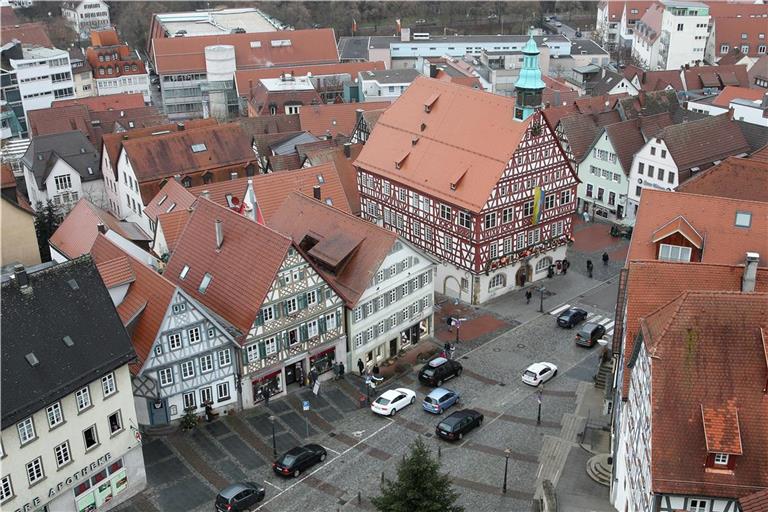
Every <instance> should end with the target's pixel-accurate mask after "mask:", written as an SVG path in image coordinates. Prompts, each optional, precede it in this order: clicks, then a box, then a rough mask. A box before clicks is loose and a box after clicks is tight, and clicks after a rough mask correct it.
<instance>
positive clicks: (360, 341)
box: [355, 332, 363, 348]
mask: <svg viewBox="0 0 768 512" xmlns="http://www.w3.org/2000/svg"><path fill="white" fill-rule="evenodd" d="M362 346H363V333H361V332H359V333H357V334H355V348H360V347H362Z"/></svg>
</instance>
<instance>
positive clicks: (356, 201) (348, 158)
mask: <svg viewBox="0 0 768 512" xmlns="http://www.w3.org/2000/svg"><path fill="white" fill-rule="evenodd" d="M362 149H363V145H362V144H352V143H345V144H344V145H343V146H341V147H338V146H337V147H333V148H325V149H316V150H314V151H307V159H306V161H307V163H308V164H309V165H310V167H313V166H318V165H322V164H324V163H327V162H333V164H334V166H335V167H336V172H337V173H338V175H339V180H340V181H341V186H342V188H343V189H344V194H345V195H346V196H347V201H349V208H350V210H351V211H352V215H355V216H358V217H359V216H360V213H361V211H360V191H359V190H358V189H357V169H355V165H354V162H355V160H356V159H357V157H358V155H360V151H362Z"/></svg>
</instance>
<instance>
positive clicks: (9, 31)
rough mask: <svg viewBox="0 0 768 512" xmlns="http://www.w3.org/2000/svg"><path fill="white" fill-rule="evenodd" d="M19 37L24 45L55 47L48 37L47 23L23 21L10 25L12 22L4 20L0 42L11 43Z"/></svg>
mask: <svg viewBox="0 0 768 512" xmlns="http://www.w3.org/2000/svg"><path fill="white" fill-rule="evenodd" d="M14 39H17V40H18V41H21V43H22V45H33V46H45V47H46V48H53V43H51V39H50V38H49V37H48V28H47V27H46V26H45V23H22V24H21V25H13V26H11V25H10V22H7V21H5V20H3V30H2V35H1V36H0V44H7V43H10V42H11V41H12V40H14Z"/></svg>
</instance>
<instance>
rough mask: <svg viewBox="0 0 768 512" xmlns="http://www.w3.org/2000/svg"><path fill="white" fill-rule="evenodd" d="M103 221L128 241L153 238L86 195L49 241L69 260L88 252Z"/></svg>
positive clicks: (143, 240) (145, 240) (142, 240)
mask: <svg viewBox="0 0 768 512" xmlns="http://www.w3.org/2000/svg"><path fill="white" fill-rule="evenodd" d="M99 224H104V225H105V226H106V227H107V228H108V229H110V230H112V231H114V232H115V233H117V234H118V235H120V236H121V237H123V238H125V239H126V240H132V241H140V242H147V241H149V240H151V239H152V237H150V236H149V235H147V234H146V233H144V232H143V231H142V229H141V228H140V227H139V226H138V225H137V224H134V223H133V222H122V221H120V220H119V219H117V218H115V217H114V216H113V215H112V214H111V213H109V212H107V211H105V210H102V209H100V208H98V207H96V206H95V205H93V204H92V203H91V202H90V201H88V200H87V199H84V198H83V199H80V200H79V201H78V202H77V204H76V205H75V207H74V208H72V210H71V211H70V212H69V214H67V216H66V217H65V218H64V221H63V222H62V223H61V225H60V226H59V227H58V229H57V230H56V232H55V233H54V234H53V236H52V237H51V238H50V240H49V243H50V244H51V245H52V246H53V247H54V248H55V249H56V250H57V251H59V252H60V253H62V254H63V255H64V256H66V257H67V258H69V259H73V258H77V257H79V256H82V255H83V254H88V253H89V252H90V251H91V247H92V246H93V243H94V241H95V240H96V237H97V236H98V234H99V228H98V226H99ZM129 229H130V231H129ZM137 237H138V238H137Z"/></svg>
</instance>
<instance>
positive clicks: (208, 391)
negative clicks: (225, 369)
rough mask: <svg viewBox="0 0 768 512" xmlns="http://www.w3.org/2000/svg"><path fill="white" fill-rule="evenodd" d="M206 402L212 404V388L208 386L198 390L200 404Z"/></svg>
mask: <svg viewBox="0 0 768 512" xmlns="http://www.w3.org/2000/svg"><path fill="white" fill-rule="evenodd" d="M206 402H213V388H212V387H210V386H208V387H207V388H202V389H200V403H201V404H205V403H206Z"/></svg>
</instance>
